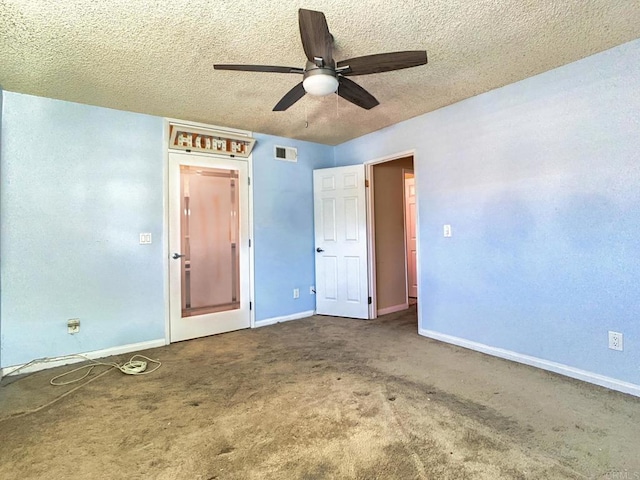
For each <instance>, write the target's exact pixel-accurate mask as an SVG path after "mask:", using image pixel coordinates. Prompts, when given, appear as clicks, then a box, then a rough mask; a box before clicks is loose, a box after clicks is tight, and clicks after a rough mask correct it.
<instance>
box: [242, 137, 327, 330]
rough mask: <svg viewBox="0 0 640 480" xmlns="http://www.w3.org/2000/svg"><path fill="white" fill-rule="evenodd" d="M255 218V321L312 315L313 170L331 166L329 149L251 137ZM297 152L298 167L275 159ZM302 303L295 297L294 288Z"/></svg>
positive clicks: (281, 139)
mask: <svg viewBox="0 0 640 480" xmlns="http://www.w3.org/2000/svg"><path fill="white" fill-rule="evenodd" d="M254 136H255V138H256V139H257V143H256V147H255V149H254V151H253V193H254V202H253V218H254V227H253V228H254V239H255V242H254V245H255V251H254V254H255V288H256V292H255V305H256V320H257V321H259V320H265V319H269V318H273V317H280V316H286V315H291V314H295V313H298V312H304V311H309V310H315V297H314V296H313V295H310V293H309V287H310V286H311V285H314V284H315V266H314V262H315V257H314V237H313V170H314V169H316V168H327V167H332V166H334V158H333V147H330V146H327V145H320V144H317V143H310V142H302V141H298V140H290V139H284V138H281V137H274V136H271V135H263V134H255V135H254ZM274 145H279V146H287V147H297V148H298V162H297V163H292V162H284V161H281V160H275V159H274V152H273V147H274ZM294 288H299V289H300V298H298V299H294V298H293V289H294Z"/></svg>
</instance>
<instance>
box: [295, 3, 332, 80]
mask: <svg viewBox="0 0 640 480" xmlns="http://www.w3.org/2000/svg"><path fill="white" fill-rule="evenodd" d="M298 23H299V25H300V38H301V39H302V48H303V49H304V54H305V55H306V56H307V59H308V60H309V61H310V62H312V63H316V62H315V58H316V57H320V58H322V59H323V60H324V64H325V65H326V66H328V67H331V68H333V66H334V63H335V62H334V61H333V36H332V35H331V33H329V26H328V25H327V19H326V18H325V16H324V13H322V12H316V11H314V10H305V9H304V8H301V9H300V10H298Z"/></svg>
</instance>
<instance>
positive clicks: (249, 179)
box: [247, 177, 251, 185]
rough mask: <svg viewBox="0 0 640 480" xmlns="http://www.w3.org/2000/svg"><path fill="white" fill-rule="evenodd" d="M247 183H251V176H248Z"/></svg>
mask: <svg viewBox="0 0 640 480" xmlns="http://www.w3.org/2000/svg"><path fill="white" fill-rule="evenodd" d="M247 184H248V185H251V177H247Z"/></svg>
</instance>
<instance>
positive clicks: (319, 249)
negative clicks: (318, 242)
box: [316, 247, 324, 253]
mask: <svg viewBox="0 0 640 480" xmlns="http://www.w3.org/2000/svg"><path fill="white" fill-rule="evenodd" d="M316 252H318V253H320V252H324V250H323V249H321V248H320V247H318V248H316Z"/></svg>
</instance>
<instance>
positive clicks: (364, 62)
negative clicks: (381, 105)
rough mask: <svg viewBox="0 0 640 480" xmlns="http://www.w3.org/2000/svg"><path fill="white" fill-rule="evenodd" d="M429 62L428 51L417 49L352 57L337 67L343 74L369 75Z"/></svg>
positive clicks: (342, 61) (340, 62)
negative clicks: (342, 69)
mask: <svg viewBox="0 0 640 480" xmlns="http://www.w3.org/2000/svg"><path fill="white" fill-rule="evenodd" d="M426 63H427V52H426V51H425V50H415V51H406V52H391V53H378V54H376V55H366V56H364V57H356V58H350V59H349V60H341V61H339V62H338V65H337V69H340V68H344V67H349V68H348V69H346V70H344V71H340V74H342V75H368V74H370V73H380V72H391V71H393V70H401V69H403V68H410V67H417V66H418V65H424V64H426Z"/></svg>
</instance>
